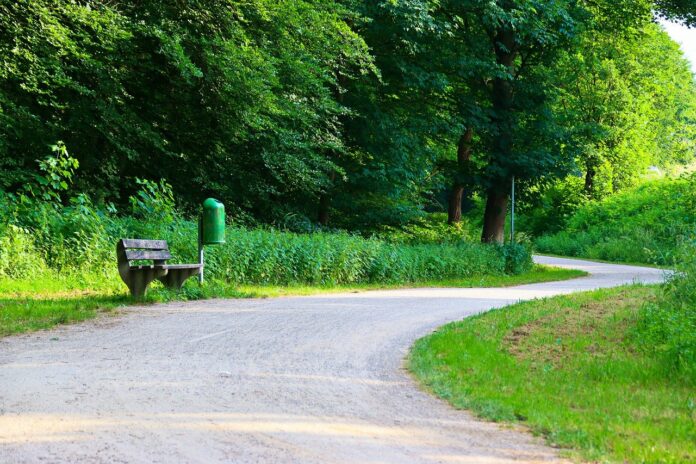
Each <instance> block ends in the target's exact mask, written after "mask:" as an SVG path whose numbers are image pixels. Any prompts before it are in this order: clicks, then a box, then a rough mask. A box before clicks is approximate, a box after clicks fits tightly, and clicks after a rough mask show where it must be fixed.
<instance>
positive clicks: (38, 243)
mask: <svg viewBox="0 0 696 464" xmlns="http://www.w3.org/2000/svg"><path fill="white" fill-rule="evenodd" d="M45 191H46V192H48V193H52V192H53V190H51V189H48V190H45ZM0 216H1V217H2V218H3V221H2V224H3V225H2V226H0V278H2V277H5V278H12V279H24V280H26V279H37V278H42V277H46V276H51V277H55V278H65V276H73V277H77V278H79V279H80V280H82V281H83V282H86V283H85V286H86V287H89V282H92V283H93V285H99V282H103V281H111V280H114V279H116V280H117V279H118V276H117V272H116V257H115V244H116V241H117V240H118V239H120V238H126V237H129V238H147V239H165V240H167V241H168V242H169V246H170V249H171V251H172V254H173V256H174V257H175V260H176V261H180V262H195V260H196V257H197V225H196V222H195V221H193V220H190V219H188V218H186V217H184V216H183V215H181V214H179V213H178V212H177V210H176V208H175V206H174V199H173V196H172V192H171V189H170V188H169V186H168V185H167V184H166V183H159V184H156V183H152V182H146V181H143V182H142V189H141V190H140V191H139V192H138V194H137V195H135V196H133V197H131V201H130V210H129V211H125V212H123V214H119V213H118V212H117V211H116V210H115V208H113V207H112V206H110V205H107V206H104V207H97V206H95V205H94V204H93V203H92V201H91V200H90V199H89V198H88V197H87V196H85V195H78V196H75V197H73V198H72V199H70V200H69V201H68V202H67V204H64V203H63V202H61V201H59V199H58V197H57V196H56V197H55V198H52V197H51V195H48V194H47V195H46V197H45V198H43V197H42V196H41V195H36V194H34V195H28V194H23V195H9V194H1V193H0ZM529 268H531V254H530V252H529V250H527V249H526V248H525V247H523V246H519V245H518V246H509V245H508V246H485V245H481V244H478V243H469V242H465V241H461V240H460V241H458V242H451V243H424V242H423V241H420V242H417V243H405V241H400V240H396V241H385V240H382V239H378V238H363V237H359V236H355V235H351V234H348V233H345V232H314V233H311V234H297V233H292V232H284V231H279V230H274V229H247V228H244V227H239V226H234V225H230V226H229V227H228V230H227V240H226V243H225V244H224V245H222V246H215V247H207V249H206V276H207V277H208V278H209V279H212V280H221V281H225V282H230V283H237V284H276V285H283V284H307V285H345V284H361V283H385V284H388V283H408V282H417V281H432V280H438V279H452V278H464V277H471V276H475V275H503V274H517V273H520V272H523V271H525V270H528V269H529Z"/></svg>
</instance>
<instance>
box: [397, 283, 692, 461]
mask: <svg viewBox="0 0 696 464" xmlns="http://www.w3.org/2000/svg"><path fill="white" fill-rule="evenodd" d="M656 292H657V288H656V287H640V286H632V287H623V288H619V289H612V290H600V291H594V292H590V293H583V294H577V295H571V296H562V297H555V298H549V299H544V300H535V301H530V302H524V303H519V304H516V305H513V306H509V307H506V308H502V309H498V310H494V311H490V312H488V313H485V314H482V315H479V316H476V317H472V318H468V319H465V320H464V321H461V322H456V323H452V324H449V325H447V326H445V327H443V328H441V329H440V330H438V331H437V332H435V333H434V334H432V335H430V336H428V337H426V338H423V339H421V340H419V341H418V342H417V343H416V344H415V346H414V348H413V350H412V353H411V356H410V359H409V368H410V370H411V371H412V372H413V374H414V375H415V376H416V377H417V378H418V379H419V380H420V382H422V384H423V385H424V386H426V387H427V388H428V389H430V390H431V391H432V392H434V393H435V394H437V395H438V396H440V397H442V398H444V399H446V400H447V401H449V402H450V403H451V404H452V405H453V406H455V407H457V408H463V409H470V410H472V411H474V412H475V413H476V414H478V415H480V416H481V417H484V418H487V419H491V420H494V421H501V422H515V423H524V424H526V425H527V426H528V427H529V428H530V429H531V430H532V431H533V432H534V433H537V434H541V435H543V436H544V437H545V438H546V439H547V440H548V442H549V443H550V444H552V445H554V446H559V447H564V448H568V449H569V451H568V453H569V454H571V455H572V456H574V457H575V458H579V459H585V460H592V461H598V462H617V463H619V462H621V463H623V462H640V463H643V462H645V463H679V462H694V460H696V389H695V388H694V385H693V384H690V382H689V381H688V380H687V379H685V378H683V377H679V376H673V375H671V374H670V371H668V370H667V369H666V368H665V366H664V364H663V363H661V362H660V360H659V359H658V358H657V357H655V356H654V355H653V353H652V352H650V351H649V350H648V351H646V350H642V349H640V348H639V347H638V346H637V341H636V330H635V327H636V324H637V322H638V319H639V315H640V308H641V307H642V306H643V304H644V303H645V302H646V301H651V300H654V299H655V298H656Z"/></svg>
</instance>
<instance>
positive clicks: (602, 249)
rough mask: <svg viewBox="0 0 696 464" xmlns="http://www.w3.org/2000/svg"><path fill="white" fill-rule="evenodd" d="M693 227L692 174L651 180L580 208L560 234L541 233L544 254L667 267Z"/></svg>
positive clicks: (695, 193) (695, 188)
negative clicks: (680, 177)
mask: <svg viewBox="0 0 696 464" xmlns="http://www.w3.org/2000/svg"><path fill="white" fill-rule="evenodd" d="M695 230H696V176H694V175H692V176H691V177H685V178H682V179H677V180H674V179H672V180H670V179H663V180H656V181H650V182H647V183H645V184H642V185H640V186H638V187H636V188H634V189H632V190H629V191H626V192H621V193H617V194H615V195H613V196H610V197H608V198H606V199H604V200H602V201H595V202H590V203H588V204H587V205H585V206H582V207H580V208H579V209H578V210H577V211H576V212H575V214H574V215H573V216H572V217H571V218H570V220H569V222H568V225H567V227H566V229H565V230H564V231H562V232H560V233H557V234H553V235H547V236H543V237H541V238H539V239H537V240H536V242H535V245H536V248H537V250H538V251H540V252H542V253H555V254H561V255H566V256H580V257H586V258H596V259H605V260H610V261H623V262H633V263H646V264H659V265H671V264H672V263H673V262H674V260H675V257H676V253H677V250H678V248H679V244H680V243H682V242H683V241H684V240H685V239H688V238H689V237H690V236H691V235H692V234H693V233H694V231H695Z"/></svg>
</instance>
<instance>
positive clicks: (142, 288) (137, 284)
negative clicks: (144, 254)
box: [123, 269, 164, 299]
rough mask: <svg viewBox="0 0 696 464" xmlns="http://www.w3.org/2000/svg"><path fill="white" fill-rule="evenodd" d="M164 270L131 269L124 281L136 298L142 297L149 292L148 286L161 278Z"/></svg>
mask: <svg viewBox="0 0 696 464" xmlns="http://www.w3.org/2000/svg"><path fill="white" fill-rule="evenodd" d="M163 272H164V271H162V270H159V269H138V270H134V271H130V272H129V273H128V275H127V278H124V279H123V281H124V282H125V283H126V285H127V286H128V289H129V290H130V292H131V295H133V297H134V298H137V299H141V298H142V297H144V296H145V293H146V292H147V287H148V286H149V285H150V283H152V281H153V280H155V279H157V278H160V276H162V273H163Z"/></svg>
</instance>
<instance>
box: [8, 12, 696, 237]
mask: <svg viewBox="0 0 696 464" xmlns="http://www.w3.org/2000/svg"><path fill="white" fill-rule="evenodd" d="M655 16H662V17H665V18H669V19H671V20H675V21H681V22H684V23H685V24H688V25H696V5H694V4H693V2H692V1H683V0H665V1H655V2H651V1H647V0H622V1H619V2H609V1H608V0H597V1H595V0H593V1H590V0H584V1H578V0H553V1H551V2H549V1H543V2H542V1H518V0H496V1H492V2H490V1H486V2H484V1H480V0H466V1H461V0H458V1H454V0H438V1H436V0H398V1H395V0H378V1H360V0H297V1H292V2H277V1H273V0H250V1H244V2H242V1H238V0H213V1H201V0H187V1H181V2H174V3H172V2H164V1H161V0H139V1H137V2H121V1H106V0H91V1H90V0H73V1H67V0H66V1H54V0H18V1H15V2H4V3H2V4H0V56H1V57H2V62H1V63H0V189H2V190H5V191H9V192H12V191H16V190H18V189H20V188H22V186H23V185H24V184H25V183H26V182H27V179H29V178H31V176H32V174H33V173H34V172H35V171H36V170H37V169H39V164H38V163H37V160H40V159H43V158H45V157H46V156H47V155H48V154H50V148H49V147H50V146H52V145H55V144H56V142H58V141H62V142H64V144H65V147H67V149H68V150H69V151H70V153H71V154H72V155H73V156H74V157H75V158H77V159H78V160H79V164H80V168H79V170H78V171H77V172H76V174H75V182H76V184H75V185H76V187H77V188H78V189H79V190H81V191H83V192H85V193H87V194H89V195H91V196H92V197H93V198H94V199H95V201H102V202H113V203H115V204H116V205H118V204H122V203H124V202H125V201H126V199H127V198H128V196H129V195H130V194H131V193H132V192H133V190H134V189H135V188H137V185H138V184H137V182H138V179H140V178H146V179H151V180H156V181H159V180H160V179H165V180H167V181H168V182H169V183H170V184H172V185H173V187H174V190H175V194H176V198H177V201H178V202H179V203H180V204H181V205H182V206H184V207H191V208H192V207H193V206H194V205H197V204H198V203H199V202H200V200H201V199H203V198H205V197H207V196H216V197H219V198H220V199H221V200H223V201H224V202H225V203H226V204H227V205H228V208H230V210H231V211H233V212H234V213H235V214H237V215H238V216H245V217H251V218H254V220H257V221H261V222H270V223H283V222H284V221H288V220H289V219H288V218H294V219H298V218H299V219H300V222H301V223H304V224H312V223H319V224H321V225H324V226H332V227H341V228H353V229H355V228H357V229H375V228H379V227H380V226H382V225H394V224H401V223H404V222H407V221H409V220H410V219H412V218H414V217H416V216H418V215H419V214H421V213H422V212H423V211H425V210H428V211H437V210H448V209H449V212H450V221H453V222H456V221H457V220H459V217H461V204H462V202H463V201H464V202H466V201H467V199H468V198H471V197H472V196H473V195H478V196H480V197H481V198H483V199H484V201H485V203H486V209H485V214H484V215H485V218H484V221H483V226H484V227H483V229H484V230H483V234H482V236H483V239H484V241H500V240H502V227H503V224H504V220H505V213H506V209H507V201H508V195H509V185H510V180H511V178H512V177H513V176H514V177H515V178H516V179H518V180H519V181H520V182H522V184H523V185H530V186H532V185H537V186H538V185H543V184H545V183H548V182H551V181H553V180H554V179H558V178H563V177H564V176H567V175H582V176H583V178H584V179H585V182H584V190H585V192H586V194H587V195H589V196H601V195H603V194H605V193H606V192H608V191H614V190H617V189H621V188H624V187H626V186H628V185H631V184H632V183H633V182H634V181H635V179H636V178H637V177H638V176H640V175H641V174H642V173H643V172H644V171H645V170H646V169H647V168H648V167H649V166H662V167H664V166H668V165H671V164H674V163H688V162H691V161H693V158H694V154H695V152H696V148H695V145H694V143H695V142H694V140H696V90H695V87H694V76H693V73H692V72H691V71H690V69H689V67H688V63H687V62H686V61H685V60H684V58H683V56H682V55H681V52H680V51H679V49H678V47H677V46H676V44H675V43H674V42H672V41H671V40H670V39H669V37H668V36H667V35H666V33H665V32H664V31H663V30H661V28H660V26H658V25H657V24H656V23H655V19H654V17H655ZM294 219H293V220H294Z"/></svg>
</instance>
